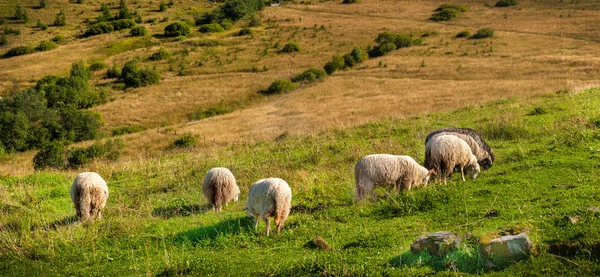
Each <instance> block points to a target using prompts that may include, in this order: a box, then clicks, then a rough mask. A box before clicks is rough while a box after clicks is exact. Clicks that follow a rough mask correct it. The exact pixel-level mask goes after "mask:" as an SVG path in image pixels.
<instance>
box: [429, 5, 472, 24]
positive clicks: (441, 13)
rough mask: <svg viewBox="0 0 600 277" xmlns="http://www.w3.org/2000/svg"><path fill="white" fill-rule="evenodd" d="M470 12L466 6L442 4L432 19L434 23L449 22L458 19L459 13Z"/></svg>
mask: <svg viewBox="0 0 600 277" xmlns="http://www.w3.org/2000/svg"><path fill="white" fill-rule="evenodd" d="M468 10H469V7H468V6H465V5H457V4H442V5H440V6H439V7H438V8H437V9H436V10H435V11H436V13H434V14H433V15H431V18H430V19H431V20H433V21H448V20H452V19H454V18H455V17H457V16H458V14H459V13H461V12H466V11H468Z"/></svg>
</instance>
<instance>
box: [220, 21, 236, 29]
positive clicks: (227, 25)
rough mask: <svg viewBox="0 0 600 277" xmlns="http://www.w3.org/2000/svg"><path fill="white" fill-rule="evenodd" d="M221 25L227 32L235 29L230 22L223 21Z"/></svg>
mask: <svg viewBox="0 0 600 277" xmlns="http://www.w3.org/2000/svg"><path fill="white" fill-rule="evenodd" d="M219 25H221V27H223V29H225V30H231V28H233V23H231V22H229V21H223V22H221V23H219Z"/></svg>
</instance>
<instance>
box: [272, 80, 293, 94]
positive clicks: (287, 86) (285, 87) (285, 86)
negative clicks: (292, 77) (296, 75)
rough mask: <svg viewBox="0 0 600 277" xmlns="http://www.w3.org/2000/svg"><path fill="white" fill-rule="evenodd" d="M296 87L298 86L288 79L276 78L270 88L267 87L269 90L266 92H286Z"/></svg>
mask: <svg viewBox="0 0 600 277" xmlns="http://www.w3.org/2000/svg"><path fill="white" fill-rule="evenodd" d="M294 88H296V86H295V85H294V84H293V83H292V82H290V81H288V80H275V81H273V83H271V85H270V86H269V88H268V89H267V91H266V92H265V93H266V94H279V93H286V92H290V91H292V90H294Z"/></svg>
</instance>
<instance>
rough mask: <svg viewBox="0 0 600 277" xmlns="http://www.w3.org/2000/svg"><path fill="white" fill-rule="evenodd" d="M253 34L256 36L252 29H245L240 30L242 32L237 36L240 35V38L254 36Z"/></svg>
mask: <svg viewBox="0 0 600 277" xmlns="http://www.w3.org/2000/svg"><path fill="white" fill-rule="evenodd" d="M253 34H254V31H252V29H250V28H247V27H246V28H243V29H241V30H240V31H239V32H238V33H237V35H238V36H247V35H253Z"/></svg>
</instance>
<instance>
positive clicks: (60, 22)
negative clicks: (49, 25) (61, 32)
mask: <svg viewBox="0 0 600 277" xmlns="http://www.w3.org/2000/svg"><path fill="white" fill-rule="evenodd" d="M65 25H67V14H65V12H64V11H62V10H61V11H60V12H59V13H58V14H57V15H56V17H54V26H65Z"/></svg>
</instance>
